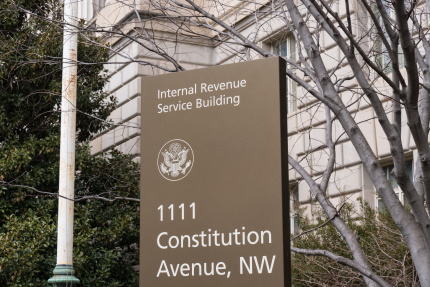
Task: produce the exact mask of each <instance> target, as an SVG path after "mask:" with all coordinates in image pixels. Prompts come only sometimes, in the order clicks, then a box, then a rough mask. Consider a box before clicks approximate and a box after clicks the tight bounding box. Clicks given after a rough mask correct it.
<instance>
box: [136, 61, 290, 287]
mask: <svg viewBox="0 0 430 287" xmlns="http://www.w3.org/2000/svg"><path fill="white" fill-rule="evenodd" d="M285 87H286V83H285V62H284V61H283V60H282V59H281V58H270V59H264V60H257V61H251V62H244V63H238V64H231V65H223V66H217V67H211V68H206V69H199V70H193V71H187V72H181V73H175V74H167V75H162V76H154V77H145V78H143V79H142V136H141V166H142V171H141V172H142V177H141V240H140V287H172V286H175V287H197V286H198V287H201V286H205V287H211V286H213V287H215V286H216V287H220V286H223V287H238V286H247V287H253V286H255V287H257V286H258V287H261V286H270V287H281V286H289V281H290V279H289V277H290V259H289V258H290V257H289V256H290V255H289V245H290V243H289V233H290V229H289V212H288V208H289V200H288V199H289V194H288V168H287V137H286V133H287V127H286V110H287V108H286V90H285Z"/></svg>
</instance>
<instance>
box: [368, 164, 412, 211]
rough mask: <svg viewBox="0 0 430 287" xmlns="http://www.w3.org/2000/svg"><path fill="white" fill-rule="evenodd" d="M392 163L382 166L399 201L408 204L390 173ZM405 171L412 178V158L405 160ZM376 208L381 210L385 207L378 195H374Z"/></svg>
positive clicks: (392, 166)
mask: <svg viewBox="0 0 430 287" xmlns="http://www.w3.org/2000/svg"><path fill="white" fill-rule="evenodd" d="M393 168H394V165H392V164H391V165H387V166H384V167H383V169H384V172H385V176H386V177H387V179H388V180H389V181H390V183H391V186H392V187H393V189H394V192H395V193H396V195H397V197H398V198H399V200H400V202H401V203H402V204H403V205H405V206H409V203H408V201H407V199H406V198H405V196H404V194H403V191H402V190H401V189H400V187H399V184H398V183H397V181H396V179H395V178H394V177H393V176H392V175H391V171H392V170H393ZM406 172H407V173H408V175H409V178H411V179H412V178H413V168H412V160H409V161H406ZM376 208H377V209H378V210H379V211H382V210H384V209H385V205H384V203H383V202H382V199H381V198H380V197H379V195H376Z"/></svg>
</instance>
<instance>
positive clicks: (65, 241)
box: [48, 0, 79, 287]
mask: <svg viewBox="0 0 430 287" xmlns="http://www.w3.org/2000/svg"><path fill="white" fill-rule="evenodd" d="M77 4H78V2H77V1H76V0H65V1H64V34H63V75H62V91H61V92H62V94H61V98H62V100H61V139H60V184H59V198H58V234H57V236H58V238H57V266H56V267H55V269H54V276H53V277H52V278H51V279H49V280H48V282H49V283H51V284H53V285H54V286H55V287H62V286H71V285H72V284H74V283H79V279H78V278H76V277H75V276H74V270H73V214H74V202H73V198H74V190H75V135H76V84H77V82H76V80H77V40H78V39H77V37H78V34H77V32H78V31H77V28H76V27H77V21H76V19H77V16H78V15H77V14H78V13H77V11H78V6H77ZM71 199H72V200H71Z"/></svg>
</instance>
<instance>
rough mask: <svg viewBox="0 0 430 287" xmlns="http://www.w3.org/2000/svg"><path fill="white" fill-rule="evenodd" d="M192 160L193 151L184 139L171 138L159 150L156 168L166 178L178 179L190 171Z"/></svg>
mask: <svg viewBox="0 0 430 287" xmlns="http://www.w3.org/2000/svg"><path fill="white" fill-rule="evenodd" d="M193 160H194V155H193V151H192V149H191V147H190V145H189V144H188V143H187V142H186V141H183V140H179V139H176V140H172V141H169V142H167V143H166V144H165V145H164V146H163V147H162V148H161V150H160V153H159V155H158V170H159V171H160V173H161V175H162V176H163V177H164V178H166V179H167V180H170V181H178V180H181V179H182V178H184V177H185V176H186V175H187V174H188V173H189V172H190V170H191V167H192V164H193Z"/></svg>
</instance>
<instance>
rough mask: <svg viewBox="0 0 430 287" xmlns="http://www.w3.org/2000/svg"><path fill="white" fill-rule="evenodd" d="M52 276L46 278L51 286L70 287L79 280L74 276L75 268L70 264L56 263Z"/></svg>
mask: <svg viewBox="0 0 430 287" xmlns="http://www.w3.org/2000/svg"><path fill="white" fill-rule="evenodd" d="M53 273H54V276H52V278H51V279H49V280H48V283H49V284H52V287H66V286H67V287H71V286H74V285H75V284H79V283H81V281H80V280H79V279H78V278H77V277H75V270H73V266H72V265H57V266H55V269H54V272H53Z"/></svg>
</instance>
